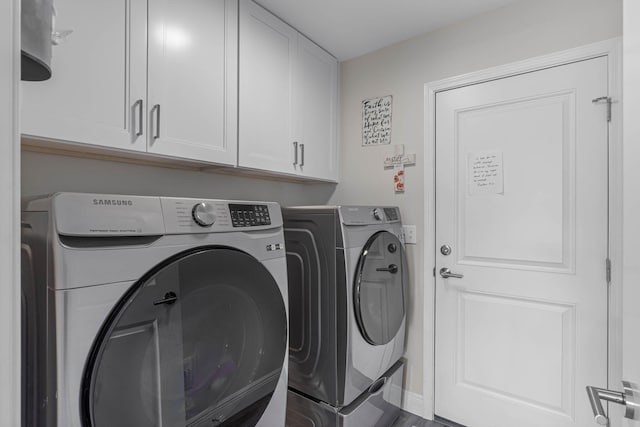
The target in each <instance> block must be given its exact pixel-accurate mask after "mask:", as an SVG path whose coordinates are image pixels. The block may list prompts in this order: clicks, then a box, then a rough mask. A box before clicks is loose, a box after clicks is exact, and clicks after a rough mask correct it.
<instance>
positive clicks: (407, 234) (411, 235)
mask: <svg viewBox="0 0 640 427" xmlns="http://www.w3.org/2000/svg"><path fill="white" fill-rule="evenodd" d="M402 232H403V233H404V243H405V244H407V245H415V244H416V243H417V240H418V232H417V231H416V226H415V225H403V226H402Z"/></svg>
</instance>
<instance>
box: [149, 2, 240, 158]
mask: <svg viewBox="0 0 640 427" xmlns="http://www.w3.org/2000/svg"><path fill="white" fill-rule="evenodd" d="M237 7H238V6H237V1H235V0H188V1H184V0H182V1H181V0H151V1H150V2H149V80H148V81H149V86H148V102H147V112H148V114H149V115H148V126H147V129H148V132H147V135H148V137H147V141H148V142H147V144H148V145H147V147H148V148H147V149H148V151H149V152H150V153H156V154H161V155H167V156H171V157H184V158H189V159H199V160H203V161H211V162H215V163H224V164H229V165H235V164H236V156H237V151H236V148H237V133H236V132H237V131H236V129H237V91H236V88H237V64H238V58H237V48H236V47H237V34H238V25H237V16H238V15H237V14H238V11H237Z"/></svg>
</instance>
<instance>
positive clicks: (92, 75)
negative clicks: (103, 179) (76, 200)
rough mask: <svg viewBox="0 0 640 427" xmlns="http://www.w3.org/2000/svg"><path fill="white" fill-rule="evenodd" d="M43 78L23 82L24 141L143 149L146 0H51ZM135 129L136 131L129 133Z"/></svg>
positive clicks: (22, 128)
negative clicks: (48, 61)
mask: <svg viewBox="0 0 640 427" xmlns="http://www.w3.org/2000/svg"><path fill="white" fill-rule="evenodd" d="M55 6H56V19H55V26H56V28H55V30H56V31H58V32H60V33H64V32H66V31H72V32H71V33H70V34H68V35H67V36H66V37H63V38H62V40H61V41H60V42H59V44H58V45H57V46H54V47H53V58H52V71H53V75H52V77H51V79H50V80H47V81H44V82H22V83H21V89H22V111H21V114H22V115H21V120H22V124H21V132H22V134H23V135H25V136H32V137H37V138H46V139H57V140H64V141H71V142H75V143H88V144H95V145H102V146H108V147H114V148H119V149H127V150H138V151H144V150H145V149H146V147H145V144H144V141H142V140H141V138H136V136H135V134H136V133H137V132H138V131H139V130H141V129H142V124H141V123H139V122H138V118H139V117H140V115H139V114H138V113H139V112H140V108H141V105H140V104H141V102H142V101H140V102H138V103H136V101H137V100H143V99H144V97H145V91H146V87H145V86H146V85H145V82H146V52H145V51H146V30H147V29H146V22H147V21H146V16H147V10H146V1H143V0H110V1H100V0H56V5H55ZM134 128H135V129H134Z"/></svg>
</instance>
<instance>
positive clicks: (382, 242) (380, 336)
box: [353, 231, 409, 345]
mask: <svg viewBox="0 0 640 427" xmlns="http://www.w3.org/2000/svg"><path fill="white" fill-rule="evenodd" d="M408 285H409V276H408V268H407V261H406V257H405V254H404V249H403V247H402V243H400V240H398V238H397V237H396V236H395V235H393V234H392V233H389V232H388V231H380V232H378V233H376V234H374V235H373V236H371V237H370V238H369V240H368V241H367V243H366V244H365V246H364V248H363V250H362V253H361V255H360V259H359V260H358V265H357V267H356V275H355V283H354V287H353V301H354V306H355V307H354V310H355V317H356V320H357V323H358V327H359V328H360V333H361V334H362V336H363V337H364V339H365V340H366V341H367V342H368V343H369V344H372V345H384V344H387V343H388V342H389V341H391V340H392V339H393V338H394V337H395V336H396V334H397V333H398V330H399V329H400V327H401V326H402V321H403V320H404V316H405V310H406V307H405V304H406V303H405V300H406V295H407V289H408Z"/></svg>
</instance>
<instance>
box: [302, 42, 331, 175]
mask: <svg viewBox="0 0 640 427" xmlns="http://www.w3.org/2000/svg"><path fill="white" fill-rule="evenodd" d="M295 77H296V79H295V87H294V93H295V95H296V103H297V104H296V108H295V109H294V120H295V125H296V139H297V140H298V141H299V144H300V145H299V147H300V148H299V149H300V162H299V164H298V167H299V171H300V173H301V174H303V175H305V176H308V177H312V178H322V179H330V180H337V172H338V165H337V158H338V157H337V135H336V133H337V129H336V128H337V126H336V121H337V120H336V115H337V111H336V106H337V101H338V100H337V98H338V61H337V60H336V59H335V58H334V57H333V56H331V55H330V54H328V53H327V52H326V51H325V50H323V49H322V48H320V47H319V46H317V45H316V44H315V43H313V42H312V41H311V40H308V39H307V38H305V37H304V36H302V35H300V36H299V38H298V55H297V61H296V73H295Z"/></svg>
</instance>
